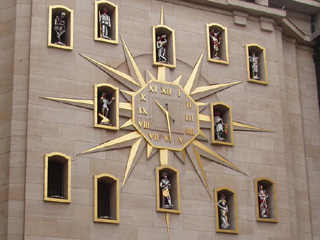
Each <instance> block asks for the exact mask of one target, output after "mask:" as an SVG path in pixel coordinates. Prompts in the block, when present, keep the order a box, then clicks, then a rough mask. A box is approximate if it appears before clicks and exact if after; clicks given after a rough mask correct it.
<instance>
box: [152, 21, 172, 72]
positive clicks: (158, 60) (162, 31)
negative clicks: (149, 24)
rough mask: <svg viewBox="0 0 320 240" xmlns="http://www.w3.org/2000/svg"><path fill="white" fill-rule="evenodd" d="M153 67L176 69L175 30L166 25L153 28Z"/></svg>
mask: <svg viewBox="0 0 320 240" xmlns="http://www.w3.org/2000/svg"><path fill="white" fill-rule="evenodd" d="M152 35H153V65H155V66H165V67H169V68H175V67H176V49H175V44H176V43H175V33H174V30H173V29H172V28H170V27H168V26H165V25H157V26H153V34H152Z"/></svg>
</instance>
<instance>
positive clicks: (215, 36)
mask: <svg viewBox="0 0 320 240" xmlns="http://www.w3.org/2000/svg"><path fill="white" fill-rule="evenodd" d="M219 34H220V33H219V32H214V29H212V30H211V32H210V33H209V35H210V38H211V41H212V55H211V58H213V59H218V60H220V59H221V58H220V57H219V45H220V43H221V37H219Z"/></svg>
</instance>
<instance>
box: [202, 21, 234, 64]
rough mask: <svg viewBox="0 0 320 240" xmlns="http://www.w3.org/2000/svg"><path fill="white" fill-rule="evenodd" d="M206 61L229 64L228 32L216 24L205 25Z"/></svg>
mask: <svg viewBox="0 0 320 240" xmlns="http://www.w3.org/2000/svg"><path fill="white" fill-rule="evenodd" d="M206 31H207V52H208V61H210V62H215V63H222V64H229V54H228V30H227V28H226V27H223V26H222V25H220V24H217V23H210V24H209V23H207V25H206Z"/></svg>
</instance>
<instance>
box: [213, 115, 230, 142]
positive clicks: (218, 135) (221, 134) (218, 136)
mask: <svg viewBox="0 0 320 240" xmlns="http://www.w3.org/2000/svg"><path fill="white" fill-rule="evenodd" d="M214 127H215V140H217V141H225V140H226V138H225V135H226V134H227V132H228V131H227V124H224V122H223V118H222V117H221V116H220V111H218V110H217V111H215V114H214Z"/></svg>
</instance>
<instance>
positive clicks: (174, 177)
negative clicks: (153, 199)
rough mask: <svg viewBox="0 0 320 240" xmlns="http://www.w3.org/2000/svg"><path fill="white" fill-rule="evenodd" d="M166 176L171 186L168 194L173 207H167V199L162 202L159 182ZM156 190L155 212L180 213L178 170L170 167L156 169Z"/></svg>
mask: <svg viewBox="0 0 320 240" xmlns="http://www.w3.org/2000/svg"><path fill="white" fill-rule="evenodd" d="M164 175H167V179H168V180H169V182H170V184H171V188H170V189H169V192H168V193H169V194H170V198H171V204H172V205H173V206H171V207H170V206H168V205H169V203H168V201H167V198H166V199H165V200H164V202H163V198H162V194H163V193H162V192H161V188H160V181H161V180H162V178H163V176H164ZM156 184H157V186H156V188H157V211H158V212H165V213H180V212H181V208H180V179H179V170H177V169H175V168H173V167H170V166H162V167H157V168H156Z"/></svg>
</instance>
